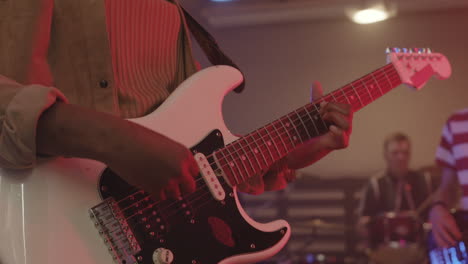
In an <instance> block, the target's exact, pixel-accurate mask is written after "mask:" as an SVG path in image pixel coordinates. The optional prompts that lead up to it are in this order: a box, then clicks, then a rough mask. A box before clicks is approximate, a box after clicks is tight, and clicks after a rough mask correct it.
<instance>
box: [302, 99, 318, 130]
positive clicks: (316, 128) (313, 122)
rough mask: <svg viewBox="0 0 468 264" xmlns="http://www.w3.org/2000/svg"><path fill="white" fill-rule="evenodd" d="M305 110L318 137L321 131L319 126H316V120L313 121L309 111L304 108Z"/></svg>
mask: <svg viewBox="0 0 468 264" xmlns="http://www.w3.org/2000/svg"><path fill="white" fill-rule="evenodd" d="M303 108H304V109H305V111H306V113H307V116H309V118H310V121H311V122H312V124H313V125H314V128H315V131H316V133H317V134H316V135H317V136H318V135H320V131H319V129H318V127H317V125H316V124H315V121H314V119H313V118H312V116H311V115H310V113H309V110H308V109H307V107H306V106H304V107H303Z"/></svg>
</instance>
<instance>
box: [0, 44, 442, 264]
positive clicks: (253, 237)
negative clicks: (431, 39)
mask: <svg viewBox="0 0 468 264" xmlns="http://www.w3.org/2000/svg"><path fill="white" fill-rule="evenodd" d="M388 61H389V64H387V65H385V66H383V67H382V68H379V69H377V70H376V71H373V72H371V73H370V74H368V75H366V76H364V77H362V78H360V79H358V80H356V81H353V82H351V83H350V84H348V85H346V86H344V87H343V88H341V89H339V90H336V91H334V92H332V93H330V94H328V95H327V96H325V97H323V98H322V99H320V101H336V102H341V103H348V104H351V105H352V107H353V110H354V111H357V110H359V109H361V108H362V107H364V106H366V105H367V104H369V103H371V102H372V101H374V100H376V99H377V98H379V97H381V96H382V95H384V94H385V93H387V92H389V91H390V90H392V89H393V88H394V87H396V86H399V85H400V84H402V83H404V84H407V85H409V86H412V87H415V88H417V89H419V88H421V87H422V86H423V85H424V84H425V83H426V82H427V81H428V80H429V79H430V78H431V76H435V77H437V78H439V79H445V78H448V77H449V76H450V74H451V68H450V64H449V62H448V61H447V59H446V57H445V56H444V55H441V54H438V53H430V52H426V51H423V50H411V51H409V50H405V52H400V51H398V50H397V51H395V50H394V51H392V52H389V53H388ZM242 81H243V77H242V75H241V73H240V72H239V71H238V70H236V69H234V68H232V67H229V66H214V67H209V68H207V69H204V70H202V71H200V72H198V73H197V74H195V75H193V76H192V77H190V78H189V79H188V80H186V81H185V82H184V83H182V84H181V85H180V86H179V87H178V88H177V89H176V90H175V92H174V93H173V94H172V95H171V96H170V97H169V98H168V99H167V100H166V102H165V103H164V104H163V105H161V107H159V108H158V109H157V110H156V111H154V112H153V113H151V114H149V115H147V116H145V117H142V118H137V119H132V120H131V121H133V122H135V123H138V124H141V125H143V126H145V127H148V128H150V129H152V130H154V131H157V132H159V133H161V134H164V135H166V136H168V137H170V138H172V139H174V140H176V141H178V142H181V143H182V144H184V145H185V146H187V147H189V148H191V150H192V151H193V153H194V156H195V159H196V160H197V162H198V163H199V166H200V169H201V173H200V175H199V177H198V178H197V179H196V182H197V190H196V191H195V192H194V193H192V194H189V195H186V196H183V197H181V198H180V199H179V200H167V201H162V202H154V201H152V200H151V199H150V198H149V197H148V194H147V193H146V192H144V191H143V190H141V189H137V188H135V187H133V186H130V185H129V184H128V183H126V182H125V181H123V180H122V179H121V178H119V176H117V175H116V174H114V173H113V172H112V171H110V170H109V169H108V168H107V167H106V165H105V164H103V163H100V162H97V161H93V160H86V159H75V158H57V159H54V160H53V161H49V162H45V163H42V164H39V165H38V166H37V167H36V168H35V169H31V170H25V171H11V170H0V263H1V264H111V263H114V262H115V263H120V264H136V263H139V264H152V263H175V264H214V263H221V264H229V263H230V264H241V263H255V262H258V261H261V260H264V259H267V258H269V257H271V256H273V255H274V254H276V253H277V252H278V251H279V250H280V249H281V248H282V247H283V246H284V245H285V244H286V242H287V241H288V239H289V237H290V234H291V230H290V226H289V225H288V223H287V222H286V221H284V220H277V221H274V222H271V223H265V224H262V223H257V222H255V221H254V220H252V219H251V218H250V217H249V216H247V215H246V213H245V212H244V210H243V209H242V208H241V206H240V204H239V201H238V198H237V195H236V187H235V186H236V185H238V184H240V183H242V182H244V181H245V180H247V179H248V178H249V177H252V176H253V175H255V174H257V173H259V172H260V171H262V170H264V169H268V168H269V167H270V166H271V165H272V164H273V163H274V162H275V161H277V160H279V159H281V158H282V157H284V156H286V155H287V154H288V153H289V152H291V151H292V150H293V149H294V148H296V147H297V146H299V145H301V144H302V143H303V142H305V141H307V140H309V139H310V138H312V137H316V136H318V135H321V134H324V133H326V132H327V131H328V127H329V125H330V124H328V123H326V122H324V121H323V120H322V119H321V117H320V115H319V114H318V109H319V102H320V101H316V102H313V103H310V104H307V105H305V106H303V107H301V108H299V109H296V110H294V111H292V112H290V113H289V114H287V115H285V116H283V117H281V118H279V119H278V120H275V121H273V122H271V123H270V124H267V125H266V126H264V127H262V128H260V129H258V130H255V131H253V132H252V133H250V134H248V135H245V136H243V137H237V136H234V135H233V134H231V132H229V130H228V128H227V127H226V126H225V124H224V122H223V116H222V113H221V104H222V101H223V97H224V96H225V95H226V94H227V93H229V92H230V91H231V90H233V89H234V88H236V87H237V86H238V85H239V84H240V83H241V82H242ZM194 98H196V100H194ZM129 144H131V142H129ZM132 158H133V157H128V159H132ZM122 162H125V160H122ZM154 173H155V174H157V173H158V172H157V171H155V172H154Z"/></svg>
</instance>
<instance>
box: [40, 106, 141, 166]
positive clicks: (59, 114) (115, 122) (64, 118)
mask: <svg viewBox="0 0 468 264" xmlns="http://www.w3.org/2000/svg"><path fill="white" fill-rule="evenodd" d="M128 123H130V122H128V121H125V120H123V119H120V118H118V117H114V116H111V115H109V114H105V113H99V112H95V111H92V110H88V109H85V108H82V107H79V106H76V105H71V104H64V103H56V104H54V105H53V106H52V107H50V108H49V109H47V110H46V111H45V112H44V113H43V114H42V116H41V117H40V119H39V121H38V127H37V136H36V143H37V153H39V154H47V155H53V156H71V157H82V158H91V159H96V160H100V161H106V160H107V159H108V158H109V156H110V155H112V152H113V151H121V150H119V149H118V148H119V144H122V141H123V140H118V138H121V139H122V135H123V134H124V133H125V131H128V130H129V128H128V126H132V125H131V124H128ZM119 141H120V142H119Z"/></svg>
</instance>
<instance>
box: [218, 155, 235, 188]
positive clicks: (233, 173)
mask: <svg viewBox="0 0 468 264" xmlns="http://www.w3.org/2000/svg"><path fill="white" fill-rule="evenodd" d="M223 151H224V148H223V149H221V150H220V151H218V153H221V154H222V155H223V157H224V160H225V161H226V164H225V165H227V166H228V168H229V169H230V170H231V172H232V176H234V180H235V181H236V184H239V183H240V181H239V179H238V177H237V175H236V173H235V172H234V170H233V169H232V167H231V166H230V165H229V161H228V159H227V158H226V155H225V154H224V152H223ZM221 168H223V165H221Z"/></svg>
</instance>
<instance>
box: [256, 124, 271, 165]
mask: <svg viewBox="0 0 468 264" xmlns="http://www.w3.org/2000/svg"><path fill="white" fill-rule="evenodd" d="M256 132H257V134H258V136H259V137H260V139H261V140H262V141H263V144H265V148H266V149H268V153H270V156H271V162H272V164H273V162H275V157H274V156H273V154H272V153H271V150H270V148H269V147H268V144H267V143H266V141H265V139H264V138H263V137H262V135H261V134H260V132H258V130H256ZM270 165H271V164H268V163H267V166H270Z"/></svg>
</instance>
